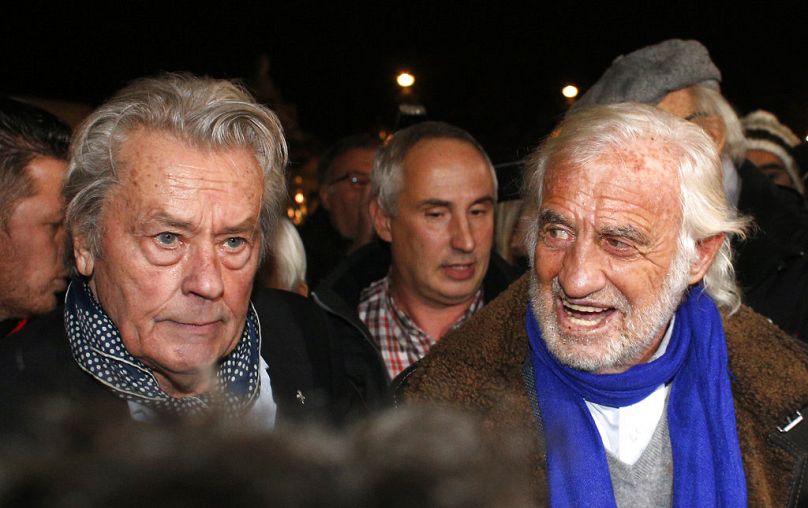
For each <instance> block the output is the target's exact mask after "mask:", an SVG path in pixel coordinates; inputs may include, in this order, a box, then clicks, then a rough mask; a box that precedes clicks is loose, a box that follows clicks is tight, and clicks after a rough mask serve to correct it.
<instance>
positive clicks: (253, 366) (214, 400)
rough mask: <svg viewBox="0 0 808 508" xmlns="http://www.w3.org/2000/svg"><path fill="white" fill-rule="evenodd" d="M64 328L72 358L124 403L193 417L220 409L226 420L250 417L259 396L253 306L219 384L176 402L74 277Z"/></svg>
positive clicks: (221, 367)
mask: <svg viewBox="0 0 808 508" xmlns="http://www.w3.org/2000/svg"><path fill="white" fill-rule="evenodd" d="M65 328H66V330H67V337H68V341H69V342H70V349H71V352H72V353H73V358H74V359H75V360H76V362H77V363H78V364H79V366H80V367H81V368H82V369H83V370H84V371H86V372H87V373H88V374H90V375H91V376H93V377H94V378H95V379H96V380H97V381H99V382H100V383H102V384H103V385H105V386H106V387H107V388H109V389H110V390H111V391H112V392H113V393H114V394H115V395H117V396H118V397H121V398H122V399H125V400H131V401H134V402H137V403H139V404H143V405H145V406H147V407H149V408H151V409H153V410H155V411H156V412H157V413H160V414H171V415H176V416H193V415H202V414H208V413H210V412H211V411H220V412H221V415H222V416H224V417H238V416H241V415H243V414H244V413H246V411H247V410H248V409H249V408H250V407H251V406H252V404H253V403H254V401H255V399H256V398H257V395H258V389H259V383H260V381H259V379H260V377H259V364H260V349H261V334H260V330H259V325H258V316H257V315H256V313H255V309H254V308H253V307H252V305H251V306H250V310H249V312H248V313H247V323H246V326H245V327H244V332H243V333H242V335H241V339H240V340H239V343H238V344H237V345H236V348H235V349H234V350H233V352H231V353H230V355H228V356H227V357H226V358H225V359H224V360H223V361H222V362H221V363H220V364H219V367H218V370H217V372H216V378H217V381H218V386H217V388H216V389H214V390H212V391H211V392H209V393H206V394H203V395H195V396H189V397H183V398H174V397H171V396H169V395H168V394H166V393H165V392H164V391H163V390H162V389H161V388H160V386H158V384H157V380H156V379H155V378H154V374H153V373H152V369H151V368H149V367H147V366H146V365H145V364H143V362H141V361H140V360H138V359H137V358H135V357H133V356H132V355H130V354H129V352H128V351H127V350H126V348H125V347H124V345H123V342H122V341H121V335H120V333H119V331H118V328H117V327H116V326H115V325H114V324H113V323H112V320H111V319H110V318H109V316H107V314H106V312H104V310H103V309H102V308H101V306H100V305H99V304H98V302H97V301H96V299H95V298H94V296H93V294H92V291H91V290H90V288H89V286H88V285H87V283H86V282H84V281H82V280H79V279H75V278H74V279H73V280H72V281H71V283H70V286H69V287H68V290H67V296H66V298H65Z"/></svg>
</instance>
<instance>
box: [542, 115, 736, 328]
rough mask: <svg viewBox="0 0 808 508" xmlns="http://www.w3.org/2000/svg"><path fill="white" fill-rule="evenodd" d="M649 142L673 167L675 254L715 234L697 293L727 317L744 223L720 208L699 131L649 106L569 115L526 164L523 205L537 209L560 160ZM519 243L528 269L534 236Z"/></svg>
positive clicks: (707, 146)
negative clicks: (677, 212) (677, 205)
mask: <svg viewBox="0 0 808 508" xmlns="http://www.w3.org/2000/svg"><path fill="white" fill-rule="evenodd" d="M651 139H653V140H654V142H655V143H661V144H662V145H664V146H665V149H666V152H667V153H668V154H669V155H670V156H671V157H672V158H673V159H674V160H676V161H677V164H676V167H675V168H671V169H672V170H675V171H676V173H677V175H678V177H679V199H680V202H681V206H682V225H681V229H680V231H679V248H680V249H685V250H686V251H689V252H690V254H691V257H690V259H692V255H693V254H695V250H696V244H697V243H698V242H699V241H701V240H704V239H706V238H709V237H711V236H714V235H717V234H721V233H723V234H724V235H725V237H724V241H723V243H722V245H721V247H720V249H719V251H718V254H717V255H716V257H715V259H714V260H713V263H712V265H711V266H710V268H709V269H708V271H707V273H706V274H705V276H704V280H703V283H704V288H705V290H706V291H707V293H708V294H709V295H710V296H711V297H712V298H713V299H714V300H715V302H716V304H717V305H718V306H719V307H721V308H724V309H728V310H729V311H730V312H731V313H732V312H735V311H736V310H737V309H738V307H739V306H740V304H741V292H740V289H739V287H738V285H737V283H736V281H735V269H734V268H733V266H732V247H731V241H732V238H733V237H735V236H739V237H742V238H743V237H744V235H745V231H746V229H747V227H748V225H749V222H750V221H749V219H748V218H746V217H742V216H739V215H738V213H737V211H736V210H735V208H734V207H732V206H731V205H730V204H729V203H728V202H727V198H726V195H725V193H724V187H723V183H722V176H721V175H722V170H721V161H720V158H719V154H718V153H717V148H716V145H715V143H714V142H713V140H712V139H710V138H709V137H708V136H707V134H706V133H705V132H704V130H702V129H701V128H699V127H697V126H696V125H694V124H692V123H690V122H686V121H684V120H682V119H680V118H677V117H675V116H673V115H670V114H668V113H666V112H664V111H661V110H659V109H657V108H654V107H651V106H646V105H642V104H633V103H624V104H612V105H609V106H596V107H592V108H589V109H585V110H582V111H580V112H576V113H573V114H571V115H569V116H568V117H567V118H566V119H565V120H564V121H563V122H562V123H561V124H560V126H559V127H558V129H556V131H555V132H554V135H552V136H551V137H549V138H548V139H547V140H545V142H544V143H543V144H542V145H541V146H540V147H539V148H538V149H537V150H536V152H535V153H534V154H533V156H532V157H531V159H530V160H529V161H528V163H527V166H526V175H527V177H526V184H527V188H526V192H527V199H531V200H533V201H534V202H535V203H536V204H537V206H538V207H539V208H540V207H541V200H542V191H543V186H544V179H545V174H546V172H547V170H548V168H549V167H551V166H554V165H557V164H559V163H561V162H564V163H567V164H571V165H574V166H578V167H587V166H589V165H591V164H592V162H593V161H595V160H596V159H597V158H598V157H600V156H601V155H602V154H603V153H604V152H606V151H607V150H614V149H619V147H622V146H626V145H629V144H632V143H636V142H638V141H640V142H641V141H646V140H651ZM535 224H536V223H535V220H534V227H533V228H531V231H530V234H529V235H528V238H527V240H526V245H527V247H528V252H530V255H531V263H533V262H534V261H535V260H534V259H533V257H534V255H535V250H536V242H537V240H538V232H537V231H536V225H535Z"/></svg>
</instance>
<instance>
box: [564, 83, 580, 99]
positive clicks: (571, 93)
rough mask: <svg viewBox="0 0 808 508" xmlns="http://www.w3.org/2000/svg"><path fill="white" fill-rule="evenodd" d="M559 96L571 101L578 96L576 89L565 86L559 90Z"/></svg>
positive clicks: (572, 86) (571, 86) (573, 86)
mask: <svg viewBox="0 0 808 508" xmlns="http://www.w3.org/2000/svg"><path fill="white" fill-rule="evenodd" d="M561 95H563V96H564V97H566V98H567V99H573V98H575V97H577V96H578V87H577V86H575V85H567V86H565V87H564V88H562V89H561Z"/></svg>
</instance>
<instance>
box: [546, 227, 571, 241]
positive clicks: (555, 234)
mask: <svg viewBox="0 0 808 508" xmlns="http://www.w3.org/2000/svg"><path fill="white" fill-rule="evenodd" d="M547 236H548V237H550V238H552V239H554V240H567V239H568V238H569V237H570V236H571V235H570V232H569V231H567V230H566V229H560V228H552V229H549V230H547Z"/></svg>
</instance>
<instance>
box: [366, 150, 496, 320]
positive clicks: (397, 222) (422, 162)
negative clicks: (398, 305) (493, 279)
mask: <svg viewBox="0 0 808 508" xmlns="http://www.w3.org/2000/svg"><path fill="white" fill-rule="evenodd" d="M495 200H496V192H495V190H494V181H493V178H492V176H491V171H490V169H489V167H488V164H487V162H486V161H485V159H484V158H483V157H482V156H481V155H480V153H479V152H478V151H477V149H476V148H474V147H473V146H472V145H470V144H468V143H466V142H463V141H458V140H454V139H427V140H424V141H420V142H419V143H417V144H416V145H415V146H414V147H413V148H412V149H411V150H410V151H409V152H408V153H407V155H406V157H405V158H404V164H403V171H402V185H401V191H400V193H399V195H398V200H397V211H396V214H395V215H394V216H388V215H386V214H385V213H383V212H381V211H380V210H379V209H377V211H376V212H375V217H374V222H375V226H376V231H377V233H378V234H379V236H380V238H382V239H384V240H386V241H389V242H391V252H392V257H393V266H392V278H393V293H394V295H395V296H396V297H397V298H398V299H399V300H404V301H417V302H419V303H421V304H425V305H428V306H431V307H433V308H443V307H446V306H453V305H461V304H467V303H470V302H471V300H472V299H473V297H474V295H475V294H476V292H477V290H478V289H479V288H480V285H481V284H482V280H483V277H484V276H485V272H486V271H487V269H488V261H489V257H490V253H491V242H492V239H493V230H494V217H493V214H494V202H495Z"/></svg>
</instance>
